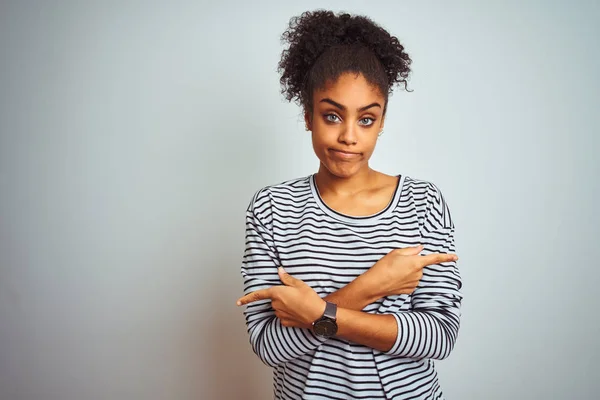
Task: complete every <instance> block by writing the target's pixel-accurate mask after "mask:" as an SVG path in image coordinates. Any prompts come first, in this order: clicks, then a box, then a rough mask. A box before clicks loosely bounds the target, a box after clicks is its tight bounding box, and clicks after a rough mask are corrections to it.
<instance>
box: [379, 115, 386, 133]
mask: <svg viewBox="0 0 600 400" xmlns="http://www.w3.org/2000/svg"><path fill="white" fill-rule="evenodd" d="M384 125H385V113H384V114H383V115H382V116H381V123H380V124H379V131H382V130H383V126H384Z"/></svg>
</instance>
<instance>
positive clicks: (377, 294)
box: [351, 270, 385, 306]
mask: <svg viewBox="0 0 600 400" xmlns="http://www.w3.org/2000/svg"><path fill="white" fill-rule="evenodd" d="M351 284H353V285H356V288H355V289H356V292H357V293H358V295H359V296H360V298H361V300H363V302H364V303H365V306H366V305H369V304H371V303H374V302H376V301H377V300H379V299H380V298H382V297H385V293H384V292H383V290H382V289H383V285H382V283H381V282H379V280H378V279H376V277H375V274H374V273H373V272H371V270H367V271H366V272H365V273H363V274H362V275H360V276H358V277H357V278H356V279H355V280H354V281H352V282H351Z"/></svg>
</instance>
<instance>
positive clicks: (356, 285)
mask: <svg viewBox="0 0 600 400" xmlns="http://www.w3.org/2000/svg"><path fill="white" fill-rule="evenodd" d="M374 286H375V282H374V280H372V279H371V276H370V275H369V273H368V271H367V272H365V273H364V274H362V275H359V276H358V277H357V278H356V279H354V280H353V281H352V282H350V283H349V284H348V285H346V286H344V287H343V288H341V289H339V290H338V291H336V292H334V293H331V294H329V295H327V296H326V297H325V298H324V300H325V301H328V302H330V303H334V304H337V306H338V308H340V307H341V308H345V309H347V310H354V311H361V310H363V309H364V308H365V307H366V306H368V305H369V304H372V303H374V302H376V301H377V300H379V298H380V297H381V296H379V295H378V294H376V292H375V290H374Z"/></svg>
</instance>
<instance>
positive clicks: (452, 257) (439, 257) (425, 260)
mask: <svg viewBox="0 0 600 400" xmlns="http://www.w3.org/2000/svg"><path fill="white" fill-rule="evenodd" d="M456 260H458V256H457V255H456V254H440V253H437V254H429V255H426V256H421V265H422V266H423V267H425V266H427V265H434V264H441V263H446V262H451V261H456Z"/></svg>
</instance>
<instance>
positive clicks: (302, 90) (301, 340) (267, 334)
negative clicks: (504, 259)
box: [238, 11, 462, 399]
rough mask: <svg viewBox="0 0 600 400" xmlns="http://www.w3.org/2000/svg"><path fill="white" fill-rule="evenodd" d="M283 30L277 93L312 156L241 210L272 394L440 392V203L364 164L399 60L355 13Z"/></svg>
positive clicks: (457, 283)
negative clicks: (297, 109)
mask: <svg viewBox="0 0 600 400" xmlns="http://www.w3.org/2000/svg"><path fill="white" fill-rule="evenodd" d="M283 38H284V40H286V41H287V42H288V44H289V47H288V48H287V49H286V50H285V51H284V52H283V54H282V58H281V61H280V64H279V70H280V72H281V73H282V76H281V83H282V87H283V93H284V94H285V95H286V97H287V99H288V100H296V101H297V102H298V103H299V104H300V105H301V106H302V108H303V111H304V116H305V122H306V129H307V130H308V131H311V133H312V142H313V149H314V151H315V153H316V155H317V157H318V158H319V160H320V166H319V169H318V172H317V173H316V174H314V175H311V176H308V177H304V178H300V179H294V180H291V181H288V182H284V183H281V184H278V185H274V186H270V187H267V188H264V189H262V190H260V191H258V192H257V193H256V195H255V196H254V198H253V199H252V201H251V204H250V206H249V208H248V211H247V217H246V223H247V230H246V251H245V254H244V260H243V265H242V276H243V279H244V292H245V296H244V297H242V298H241V299H239V300H238V305H247V307H246V310H245V316H246V323H247V327H248V332H249V334H250V342H251V344H252V347H253V349H254V351H255V352H256V354H257V355H258V356H259V357H260V359H261V360H262V361H263V362H264V363H266V364H267V365H269V366H271V367H273V368H274V394H275V398H278V399H359V398H363V399H405V398H411V399H440V398H443V395H442V391H441V389H440V386H439V384H438V379H437V375H436V372H435V369H434V365H433V362H432V360H433V359H443V358H445V357H447V356H448V355H449V354H450V352H451V351H452V348H453V346H454V343H455V341H456V337H457V334H458V329H459V322H460V304H461V299H462V296H461V293H460V287H461V280H460V275H459V273H458V270H457V268H456V260H457V256H456V255H455V254H452V252H453V251H454V225H453V223H452V220H451V217H450V213H449V211H448V206H447V205H446V203H445V201H444V198H443V196H442V194H441V193H440V191H439V189H438V188H437V187H436V186H435V185H433V184H431V183H428V182H425V181H422V180H417V179H413V178H410V177H407V176H403V175H398V176H390V175H386V174H383V173H381V172H377V171H374V170H373V169H371V168H370V167H369V158H370V157H371V154H372V153H373V150H374V149H375V145H376V143H377V139H378V137H379V135H380V134H381V132H383V126H384V120H385V115H386V111H387V104H388V102H387V100H388V95H389V93H390V92H391V90H392V88H393V87H394V86H395V85H396V84H398V83H400V84H403V85H404V86H405V87H406V79H407V77H408V75H409V72H410V63H411V60H410V58H409V56H408V55H407V53H406V52H405V51H404V47H403V46H402V45H401V44H400V43H399V42H398V39H397V38H395V37H393V36H390V34H389V33H388V32H386V31H385V30H384V29H382V28H381V27H379V26H378V25H376V24H375V23H373V22H372V21H371V20H369V19H367V18H365V17H360V16H350V15H347V14H338V15H336V14H334V13H332V12H326V11H318V12H307V13H304V14H302V15H301V16H300V17H298V18H294V19H292V21H291V23H290V27H289V29H288V30H287V31H286V32H285V33H284V34H283Z"/></svg>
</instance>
